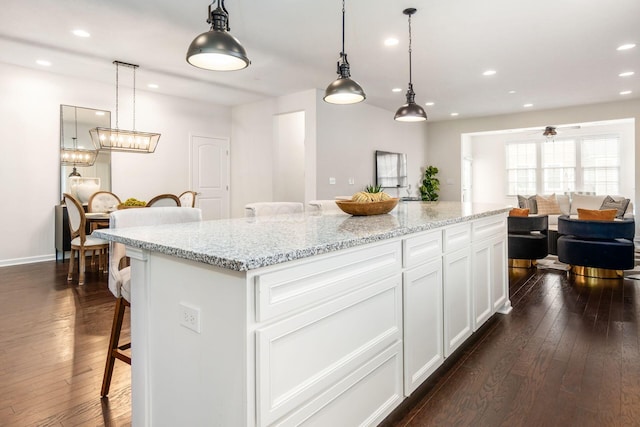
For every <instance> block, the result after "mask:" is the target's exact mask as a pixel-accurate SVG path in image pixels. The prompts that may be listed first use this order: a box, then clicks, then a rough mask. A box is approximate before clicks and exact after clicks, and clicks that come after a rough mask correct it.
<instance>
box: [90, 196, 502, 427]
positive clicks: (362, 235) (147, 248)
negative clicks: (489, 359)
mask: <svg viewBox="0 0 640 427" xmlns="http://www.w3.org/2000/svg"><path fill="white" fill-rule="evenodd" d="M508 210H509V208H507V207H504V206H498V205H482V204H463V203H457V202H428V203H422V202H407V203H400V204H399V205H398V207H397V208H396V209H395V210H394V211H393V212H392V213H391V214H386V215H375V216H369V217H352V216H348V215H345V214H337V213H332V214H324V215H312V214H299V215H291V216H278V217H265V218H262V217H257V218H238V219H230V220H219V221H204V222H200V223H189V224H177V225H166V226H155V227H137V228H127V229H124V228H123V229H113V230H106V229H104V230H99V231H96V234H99V235H100V237H101V238H105V239H109V240H113V241H117V242H120V243H124V244H125V245H127V254H128V255H129V256H130V257H131V266H132V279H131V280H132V295H131V307H132V311H131V336H132V343H133V345H132V351H133V353H132V366H131V369H132V376H131V377H132V378H131V382H132V384H131V393H132V424H133V425H134V426H152V425H153V426H175V425H191V426H205V425H206V426H267V425H299V424H305V425H321V426H327V425H376V424H378V423H379V422H380V421H382V420H383V419H384V418H385V417H386V416H387V415H388V414H389V413H391V411H393V409H394V408H396V407H397V406H398V405H399V404H400V403H401V402H402V401H403V400H404V399H405V398H406V397H407V396H409V395H410V394H411V393H412V392H413V391H414V390H415V389H416V388H417V387H418V386H419V385H420V384H421V383H423V382H424V381H425V380H426V379H427V378H428V377H429V376H430V375H431V374H432V373H433V372H434V371H435V370H436V369H437V368H438V367H439V366H440V365H441V364H442V363H443V361H444V360H445V359H446V358H447V357H448V356H450V355H451V354H452V353H453V352H454V351H455V350H456V348H458V347H459V346H460V345H461V344H463V343H464V342H465V341H466V340H467V339H468V338H469V337H470V336H471V335H472V334H473V333H474V332H475V331H476V330H477V329H478V328H479V327H480V326H481V325H482V324H483V323H484V322H486V321H487V320H488V319H489V318H490V317H491V316H492V315H494V313H502V314H507V313H508V312H509V311H510V310H511V303H510V301H509V296H508V274H507V227H506V216H507V212H508ZM185 312H186V313H187V316H186V317H188V318H187V319H185ZM184 323H187V324H189V326H190V328H189V327H185V326H184V325H183V324H184Z"/></svg>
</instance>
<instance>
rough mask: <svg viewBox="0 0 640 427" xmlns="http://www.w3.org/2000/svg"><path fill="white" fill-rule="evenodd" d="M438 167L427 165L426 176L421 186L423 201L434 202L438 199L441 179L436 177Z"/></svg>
mask: <svg viewBox="0 0 640 427" xmlns="http://www.w3.org/2000/svg"><path fill="white" fill-rule="evenodd" d="M437 173H438V168H437V167H435V166H427V167H426V168H425V170H424V178H423V179H422V185H421V186H420V195H421V196H422V200H423V201H428V202H434V201H436V200H438V190H440V180H439V179H438V178H436V177H435V176H436V174H437Z"/></svg>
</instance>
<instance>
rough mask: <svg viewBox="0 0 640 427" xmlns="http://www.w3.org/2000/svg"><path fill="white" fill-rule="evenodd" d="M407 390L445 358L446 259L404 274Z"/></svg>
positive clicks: (407, 391)
mask: <svg viewBox="0 0 640 427" xmlns="http://www.w3.org/2000/svg"><path fill="white" fill-rule="evenodd" d="M403 290H404V292H403V302H404V393H405V395H406V396H409V395H410V394H411V393H412V392H413V391H414V390H415V389H416V388H417V387H418V386H419V385H420V384H422V383H423V382H424V381H425V380H426V379H427V378H428V377H429V375H431V374H432V373H433V372H434V371H435V370H436V369H437V368H438V367H439V366H440V365H441V364H442V361H443V360H444V351H443V345H444V341H443V334H442V332H443V318H442V259H441V257H440V256H438V257H437V258H436V259H435V260H433V261H431V262H429V263H426V264H423V265H421V266H419V267H416V268H413V269H411V270H409V271H407V272H405V273H404V280H403Z"/></svg>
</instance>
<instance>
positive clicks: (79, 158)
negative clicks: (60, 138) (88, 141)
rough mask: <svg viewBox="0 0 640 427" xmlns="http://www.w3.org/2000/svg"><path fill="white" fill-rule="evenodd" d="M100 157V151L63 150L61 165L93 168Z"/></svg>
mask: <svg viewBox="0 0 640 427" xmlns="http://www.w3.org/2000/svg"><path fill="white" fill-rule="evenodd" d="M97 157H98V150H83V149H75V150H74V149H71V148H62V149H61V150H60V164H61V165H62V166H82V167H86V166H93V164H94V163H95V162H96V158H97Z"/></svg>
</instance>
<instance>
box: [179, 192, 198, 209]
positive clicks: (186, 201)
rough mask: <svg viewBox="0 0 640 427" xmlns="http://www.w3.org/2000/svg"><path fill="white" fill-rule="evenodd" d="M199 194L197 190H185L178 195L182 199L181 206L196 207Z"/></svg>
mask: <svg viewBox="0 0 640 427" xmlns="http://www.w3.org/2000/svg"><path fill="white" fill-rule="evenodd" d="M197 195H198V193H196V192H195V191H185V192H184V193H182V194H181V195H179V196H178V199H180V206H182V207H183V208H195V207H196V196H197Z"/></svg>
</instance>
